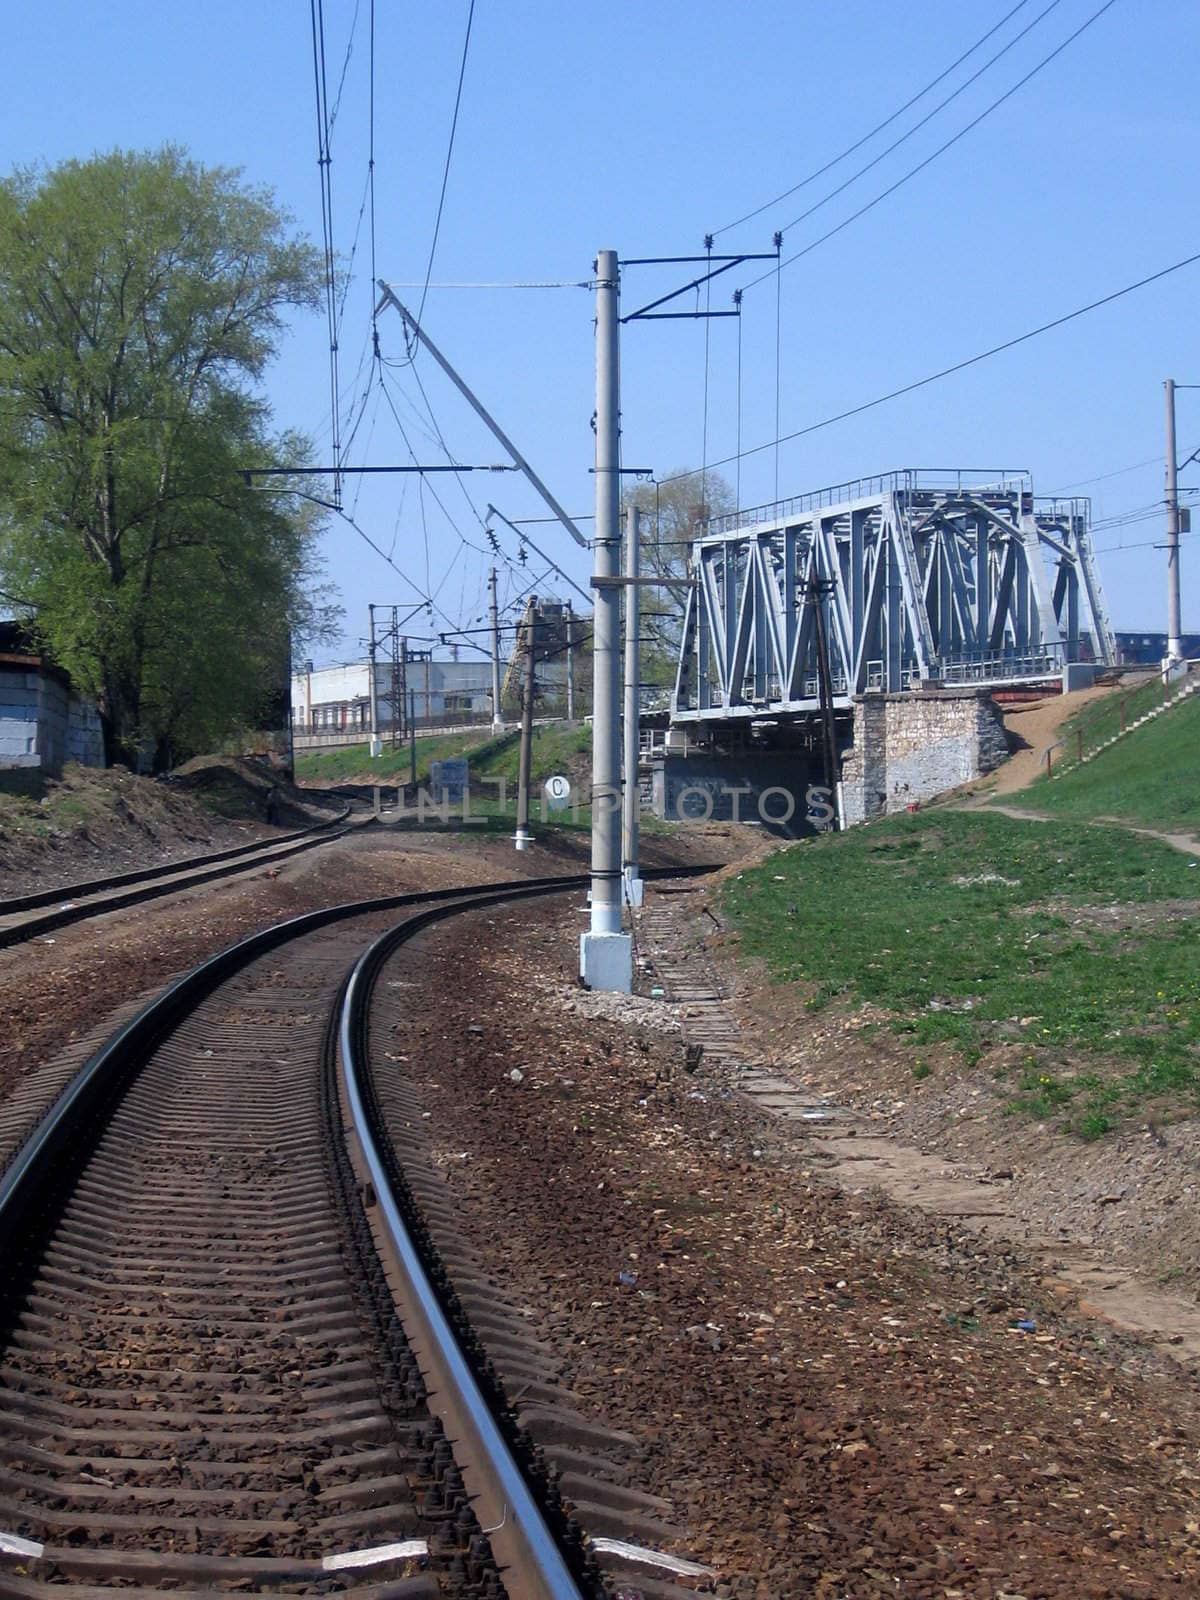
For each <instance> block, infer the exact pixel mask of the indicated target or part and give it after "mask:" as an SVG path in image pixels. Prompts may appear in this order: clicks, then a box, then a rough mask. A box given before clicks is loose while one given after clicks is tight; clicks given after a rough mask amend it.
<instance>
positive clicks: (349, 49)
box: [329, 0, 359, 133]
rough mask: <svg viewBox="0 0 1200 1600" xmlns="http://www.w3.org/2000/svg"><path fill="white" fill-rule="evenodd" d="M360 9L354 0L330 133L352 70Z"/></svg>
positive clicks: (331, 114)
mask: <svg viewBox="0 0 1200 1600" xmlns="http://www.w3.org/2000/svg"><path fill="white" fill-rule="evenodd" d="M358 7H359V0H354V15H353V16H352V17H351V19H350V37H349V39H348V40H347V41H346V54H345V57H344V58H343V60H342V72H341V76H340V77H339V78H338V86H337V94H336V96H335V97H334V102H333V110H332V111H331V112H330V114H329V131H330V133H332V132H333V129H334V125H335V123H336V122H337V119H338V112H339V111H340V110H341V108H342V90H343V89H344V88H345V87H346V74H347V72H349V70H350V57H351V56H352V55H353V54H354V35H355V34H356V33H357V32H358Z"/></svg>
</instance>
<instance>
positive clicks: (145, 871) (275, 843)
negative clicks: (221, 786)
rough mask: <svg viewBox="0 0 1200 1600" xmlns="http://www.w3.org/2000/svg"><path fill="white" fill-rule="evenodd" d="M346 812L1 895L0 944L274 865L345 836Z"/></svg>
mask: <svg viewBox="0 0 1200 1600" xmlns="http://www.w3.org/2000/svg"><path fill="white" fill-rule="evenodd" d="M349 817H350V807H349V806H347V807H346V808H345V810H344V811H343V812H342V814H341V816H339V817H336V818H334V819H332V820H331V821H329V822H322V823H318V824H317V825H316V826H315V827H312V828H301V829H298V830H297V831H296V832H294V833H285V834H280V835H279V836H278V837H277V838H274V839H268V840H265V841H264V840H256V841H255V842H254V843H253V844H242V845H235V846H234V847H233V848H231V849H228V850H216V851H213V852H211V853H210V854H208V855H200V856H191V857H189V858H187V859H184V860H180V861H168V862H163V863H161V864H159V865H158V866H154V867H144V868H142V869H141V870H139V871H136V872H120V873H114V874H111V875H109V876H108V877H103V878H90V879H88V880H87V881H86V882H80V883H73V884H64V885H63V886H62V887H60V888H57V889H38V890H35V891H34V892H32V893H30V894H20V895H12V896H10V897H9V898H7V899H3V900H0V949H4V948H5V947H6V946H8V945H14V944H23V943H24V942H25V941H26V940H28V939H36V938H39V937H41V936H42V935H44V934H47V933H51V932H53V931H54V929H56V928H62V927H65V926H67V924H69V923H72V922H81V921H83V920H84V919H85V918H87V917H99V916H103V915H104V914H105V913H106V912H109V911H121V910H124V909H125V908H126V907H128V906H133V905H138V904H140V903H141V902H142V901H145V900H154V899H157V898H158V897H159V896H161V895H168V894H176V893H178V892H179V891H180V890H183V889H195V888H199V887H200V885H202V884H205V883H214V882H216V881H217V880H218V879H220V878H231V877H234V876H235V875H236V874H238V873H240V872H254V871H257V870H258V869H259V868H260V867H272V866H276V865H278V864H279V863H280V862H283V861H288V860H290V859H291V858H292V857H293V856H296V855H301V854H303V853H304V852H305V851H308V850H314V849H316V848H317V847H318V846H319V845H324V844H332V843H333V842H334V841H335V840H337V839H342V838H345V836H346V834H347V833H349V832H350V830H351V827H353V826H355V825H356V824H353V823H350V822H349V820H348V819H349ZM357 825H358V826H362V824H357Z"/></svg>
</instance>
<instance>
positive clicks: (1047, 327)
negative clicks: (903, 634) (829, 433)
mask: <svg viewBox="0 0 1200 1600" xmlns="http://www.w3.org/2000/svg"><path fill="white" fill-rule="evenodd" d="M1197 261H1200V251H1198V252H1197V253H1196V254H1194V255H1190V256H1185V257H1184V258H1183V260H1182V261H1175V262H1172V263H1171V265H1170V266H1169V267H1162V268H1160V270H1159V271H1158V272H1152V273H1150V274H1148V276H1146V277H1144V278H1139V279H1138V280H1137V281H1136V282H1135V283H1127V284H1126V285H1125V287H1124V288H1122V289H1114V290H1113V292H1112V293H1111V294H1106V295H1102V296H1101V297H1100V298H1099V299H1098V300H1091V301H1089V302H1088V304H1087V305H1084V306H1078V307H1076V309H1075V310H1074V311H1068V312H1065V313H1064V315H1062V316H1061V317H1054V318H1052V319H1051V321H1049V322H1043V323H1042V324H1041V325H1040V326H1039V327H1036V328H1030V329H1029V331H1028V332H1027V333H1019V334H1017V336H1016V337H1015V338H1013V339H1005V340H1004V341H1003V343H1001V344H995V345H992V346H991V348H990V349H988V350H981V351H980V352H979V353H978V355H973V356H968V357H967V358H966V359H965V360H963V361H956V362H954V363H953V365H952V366H949V367H942V368H941V370H940V371H938V372H931V373H929V374H928V376H927V377H924V378H917V379H915V380H914V381H913V382H912V383H905V384H902V385H901V386H900V387H899V388H898V389H891V390H889V391H888V393H887V394H881V395H877V396H876V397H875V399H874V400H864V401H863V403H862V404H861V405H857V406H850V407H849V408H848V409H847V410H845V411H839V412H837V413H836V414H835V415H833V416H831V417H823V418H822V419H821V421H820V422H810V423H809V424H808V425H807V427H804V428H796V429H794V430H793V431H792V432H791V433H784V434H779V435H777V436H776V437H775V438H774V439H768V440H767V441H766V442H765V443H764V444H757V445H753V446H752V447H751V448H750V449H749V450H745V451H743V452H742V454H743V456H744V457H745V456H753V455H760V454H761V453H762V452H763V451H764V450H773V449H774V448H775V447H776V446H777V445H780V444H787V443H789V442H790V441H791V440H793V439H802V438H805V437H806V436H807V435H808V434H810V433H817V432H819V431H820V430H821V429H822V428H829V427H832V426H833V424H834V423H835V422H845V421H846V420H847V419H848V418H849V417H857V416H860V415H861V414H862V413H863V412H864V411H872V410H874V408H875V407H876V406H882V405H886V404H887V402H888V401H889V400H898V399H899V398H900V397H901V396H902V395H906V394H912V393H913V392H914V391H915V390H917V389H924V388H926V387H928V385H929V384H931V383H938V382H940V381H941V379H943V378H949V377H951V376H953V374H954V373H956V372H963V371H965V370H966V369H967V368H968V367H974V366H978V365H979V363H980V362H981V361H988V360H990V359H991V357H992V356H998V355H1001V354H1003V352H1004V351H1006V350H1013V349H1015V348H1016V347H1017V346H1018V345H1022V344H1026V343H1028V341H1029V340H1030V339H1036V338H1039V337H1040V336H1041V335H1042V334H1043V333H1050V332H1051V331H1052V330H1053V329H1055V328H1061V327H1063V326H1064V324H1066V323H1068V322H1074V321H1075V320H1076V319H1077V318H1079V317H1084V316H1087V315H1088V313H1089V312H1092V311H1098V310H1099V309H1100V308H1101V307H1102V306H1107V305H1111V304H1112V303H1113V301H1115V300H1121V299H1124V297H1125V296H1126V295H1129V294H1134V293H1135V292H1136V291H1137V290H1138V289H1145V288H1146V287H1147V286H1148V285H1149V284H1152V283H1158V282H1159V281H1160V280H1161V279H1162V278H1167V277H1170V276H1171V274H1172V273H1175V272H1181V271H1182V270H1183V269H1184V267H1190V266H1194V265H1195V263H1196V262H1197ZM734 459H735V458H734V457H733V456H725V457H723V458H722V459H721V460H720V461H710V462H709V466H710V467H724V466H728V465H729V463H730V462H731V461H733V460H734ZM698 470H699V469H698V468H693V469H692V470H691V471H689V472H680V473H676V474H675V475H674V476H673V477H670V478H664V479H662V480H661V481H662V482H663V483H664V484H667V483H679V482H681V481H682V480H683V479H685V478H693V477H695V476H696V473H697V471H698Z"/></svg>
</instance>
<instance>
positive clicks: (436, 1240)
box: [0, 878, 699, 1600]
mask: <svg viewBox="0 0 1200 1600" xmlns="http://www.w3.org/2000/svg"><path fill="white" fill-rule="evenodd" d="M580 882H581V880H579V879H576V878H568V879H562V878H560V879H554V880H537V881H533V882H528V881H527V882H522V883H519V884H507V885H485V886H480V887H479V888H478V889H475V890H470V891H465V890H457V891H439V892H435V893H434V894H431V895H410V896H395V897H392V898H391V899H390V900H388V901H375V902H364V903H361V904H360V905H356V906H350V907H341V908H336V909H334V910H331V911H327V912H320V913H311V914H309V915H308V916H306V917H301V918H298V919H296V920H295V921H294V922H293V923H291V924H285V925H283V926H282V927H280V928H276V929H272V930H268V931H267V932H265V933H264V934H260V935H256V936H254V937H252V938H251V939H249V940H245V941H243V942H242V944H241V945H239V946H236V947H234V948H233V949H232V950H230V951H226V952H224V953H223V954H222V955H221V956H219V957H216V958H214V959H213V960H212V961H210V962H207V963H205V964H204V966H203V967H201V968H199V969H196V971H194V972H193V973H191V974H189V975H187V977H185V978H184V979H183V980H181V981H180V982H179V983H177V984H176V985H174V986H173V987H172V989H171V990H169V991H167V993H166V995H165V996H164V997H162V998H160V1000H159V1001H158V1002H156V1003H155V1004H154V1005H153V1006H152V1007H150V1008H147V1010H146V1011H144V1012H143V1013H141V1014H140V1015H139V1016H138V1017H137V1018H135V1019H134V1020H133V1021H132V1022H131V1023H129V1024H127V1025H126V1026H125V1028H123V1029H122V1030H121V1031H120V1033H119V1034H118V1035H116V1036H115V1037H114V1039H113V1040H111V1041H110V1042H109V1044H108V1045H107V1046H105V1048H104V1049H102V1050H101V1051H100V1052H99V1053H98V1054H97V1055H96V1056H95V1057H93V1058H92V1060H91V1061H90V1062H89V1063H88V1064H87V1065H86V1066H85V1068H84V1069H83V1070H82V1072H81V1073H80V1074H79V1075H78V1076H77V1077H76V1078H75V1079H74V1080H72V1082H71V1084H70V1085H69V1086H68V1088H67V1089H66V1091H64V1094H63V1095H62V1097H61V1098H60V1100H59V1101H58V1102H57V1104H56V1106H55V1107H54V1108H53V1109H52V1110H51V1112H50V1113H49V1114H48V1115H47V1116H46V1117H45V1118H44V1119H43V1121H42V1122H41V1123H40V1125H39V1126H38V1127H37V1128H36V1129H35V1130H34V1132H33V1133H32V1135H31V1137H30V1138H29V1139H28V1140H27V1141H26V1143H25V1144H24V1146H23V1147H22V1149H21V1150H20V1151H19V1152H18V1154H17V1155H16V1157H15V1158H14V1159H13V1160H11V1161H10V1163H9V1165H8V1167H7V1168H6V1170H5V1171H4V1174H3V1176H2V1177H0V1280H2V1282H3V1290H2V1291H0V1438H2V1439H3V1444H2V1445H0V1596H4V1595H12V1596H20V1597H21V1600H43V1597H46V1600H48V1597H49V1595H50V1593H51V1591H53V1593H54V1594H55V1595H56V1596H58V1597H59V1600H71V1597H72V1596H74V1600H97V1596H98V1594H99V1593H100V1592H108V1591H109V1590H112V1589H121V1590H122V1591H123V1592H125V1593H128V1592H129V1591H130V1590H133V1591H134V1592H138V1591H140V1592H144V1593H146V1594H147V1595H148V1594H149V1593H152V1592H153V1593H157V1592H160V1591H162V1590H163V1589H170V1590H172V1591H174V1592H175V1593H179V1592H183V1593H186V1594H190V1595H199V1594H215V1593H217V1592H224V1591H228V1590H231V1589H236V1590H241V1591H249V1592H286V1593H307V1592H319V1593H328V1592H331V1591H340V1590H347V1589H353V1590H355V1592H356V1593H359V1594H361V1595H363V1596H364V1597H371V1600H376V1597H378V1600H410V1597H411V1600H416V1597H418V1596H432V1595H448V1596H455V1597H458V1596H462V1597H466V1596H478V1597H493V1600H495V1597H499V1596H502V1595H508V1596H509V1597H510V1600H539V1597H541V1596H559V1597H563V1600H567V1597H578V1596H588V1597H591V1596H598V1595H602V1594H620V1593H625V1594H640V1595H645V1596H646V1597H647V1600H649V1597H650V1596H655V1597H660V1596H661V1597H666V1596H671V1595H681V1594H682V1593H683V1592H684V1591H682V1590H681V1589H679V1588H678V1587H677V1586H676V1585H675V1584H674V1583H673V1581H670V1578H669V1576H667V1575H669V1574H672V1573H682V1572H684V1571H685V1570H686V1568H687V1563H683V1564H680V1563H674V1565H672V1563H671V1562H670V1560H664V1562H663V1563H662V1566H661V1568H660V1569H659V1571H658V1572H657V1574H656V1575H653V1576H647V1568H646V1565H645V1559H644V1558H647V1557H651V1556H652V1551H651V1550H649V1549H644V1548H642V1549H640V1553H639V1544H638V1541H639V1540H641V1541H645V1542H648V1541H647V1528H648V1527H649V1528H650V1529H651V1532H652V1531H653V1525H652V1523H649V1522H648V1520H647V1516H646V1512H647V1509H648V1508H650V1509H653V1508H652V1507H651V1505H650V1501H649V1499H648V1497H642V1496H639V1495H638V1494H637V1493H636V1492H634V1491H632V1490H629V1489H623V1488H622V1487H621V1486H620V1483H619V1481H616V1482H613V1481H607V1480H606V1473H605V1464H604V1462H603V1460H602V1459H601V1456H600V1455H599V1454H597V1451H598V1450H599V1449H600V1445H602V1443H603V1440H600V1442H599V1444H598V1442H597V1439H596V1438H595V1437H593V1436H592V1434H594V1433H596V1432H598V1431H599V1430H592V1433H589V1429H588V1427H587V1425H585V1424H584V1423H583V1422H582V1419H579V1422H578V1425H577V1428H576V1429H575V1430H574V1431H573V1428H572V1423H571V1418H570V1413H569V1409H565V1408H564V1407H563V1406H561V1405H560V1406H557V1407H554V1406H551V1407H548V1408H544V1410H545V1413H546V1415H548V1416H550V1417H551V1425H550V1426H549V1428H548V1437H549V1438H552V1439H553V1441H554V1442H555V1444H556V1445H557V1447H558V1448H557V1451H556V1450H555V1449H554V1448H550V1449H549V1450H547V1449H541V1448H538V1446H537V1445H536V1444H535V1442H534V1439H533V1438H532V1437H531V1436H530V1435H529V1432H528V1431H527V1427H526V1424H527V1421H528V1417H527V1416H522V1415H521V1414H520V1413H519V1410H518V1409H515V1408H514V1407H513V1406H511V1405H509V1404H507V1402H506V1398H505V1396H506V1378H507V1379H515V1380H516V1381H517V1382H519V1384H520V1385H521V1386H522V1388H523V1390H525V1391H529V1392H531V1393H532V1394H533V1395H534V1396H535V1397H539V1398H541V1399H543V1400H544V1399H545V1398H546V1395H547V1394H550V1396H551V1398H554V1395H553V1392H552V1389H551V1387H550V1385H548V1383H547V1378H548V1374H547V1372H546V1371H545V1370H544V1363H540V1362H539V1358H538V1356H537V1353H536V1351H535V1350H534V1349H533V1347H532V1346H531V1345H530V1344H529V1342H528V1341H526V1342H525V1344H524V1345H522V1343H521V1341H520V1339H519V1338H513V1337H510V1334H511V1329H510V1328H509V1326H508V1325H507V1324H506V1321H505V1316H504V1311H503V1307H502V1306H498V1305H497V1303H496V1295H495V1293H494V1291H493V1290H491V1289H489V1287H488V1285H487V1283H486V1282H485V1281H484V1276H483V1275H482V1274H481V1272H480V1269H479V1266H478V1265H477V1264H472V1263H471V1262H469V1261H464V1260H463V1258H462V1256H461V1254H459V1255H456V1252H455V1248H454V1244H453V1239H452V1226H451V1224H450V1222H449V1221H448V1219H447V1216H446V1214H445V1209H444V1206H443V1205H442V1204H440V1203H439V1197H438V1195H437V1194H436V1193H435V1192H432V1191H431V1190H430V1188H429V1185H428V1182H427V1177H428V1174H427V1173H426V1174H425V1175H422V1173H421V1171H420V1164H419V1159H418V1164H417V1165H418V1170H417V1171H416V1172H415V1174H414V1173H413V1172H412V1171H411V1170H410V1169H409V1168H408V1166H407V1165H406V1163H407V1161H408V1158H409V1155H410V1154H411V1152H409V1151H406V1149H405V1144H404V1140H403V1138H398V1139H396V1140H393V1138H392V1131H394V1128H395V1122H394V1119H393V1121H392V1123H391V1124H390V1125H389V1117H388V1106H389V1104H391V1103H393V1102H394V1099H395V1095H396V1094H397V1093H401V1094H402V1090H398V1089H397V1087H396V1085H395V1084H391V1085H390V1086H388V1085H385V1086H383V1087H382V1089H381V1086H380V1085H378V1084H377V1083H376V1080H375V1076H374V1074H373V1072H372V1067H371V1062H370V1060H369V1054H370V1051H369V1046H368V1039H369V1035H370V1021H369V1019H370V1012H371V1000H372V988H373V985H374V982H375V978H376V975H377V973H378V971H379V968H380V966H381V964H382V963H383V962H384V961H385V960H386V958H387V956H388V953H389V951H390V950H391V949H392V948H393V947H394V946H396V945H397V944H399V943H401V942H403V941H404V940H405V939H407V938H408V937H410V936H411V934H412V933H413V932H414V931H417V930H419V929H420V928H421V927H422V926H424V925H425V924H426V923H428V922H429V921H431V920H434V919H436V918H441V917H445V916H447V915H454V914H456V913H458V912H461V911H467V910H471V909H476V908H478V907H480V906H484V905H493V904H495V903H497V902H498V901H501V900H503V899H505V898H515V897H524V896H526V895H529V894H537V893H550V892H554V891H556V890H558V891H561V890H563V889H572V888H577V887H579V885H580ZM398 918H399V919H401V920H400V923H399V926H397V919H398ZM364 949H365V950H366V952H367V953H366V954H365V955H364ZM393 1109H394V1106H393ZM390 1130H391V1131H390ZM439 1252H440V1254H439ZM473 1318H474V1319H475V1320H476V1321H477V1322H478V1324H479V1325H478V1327H475V1326H473V1325H472V1319H473ZM510 1320H513V1319H510ZM431 1387H432V1389H433V1396H432V1398H431V1394H430V1388H431ZM564 1418H565V1421H564ZM613 1437H614V1438H616V1436H615V1435H614V1436H613ZM545 1442H546V1441H545V1440H543V1441H541V1443H542V1444H545ZM585 1445H586V1446H587V1448H583V1446H585ZM564 1468H565V1469H567V1477H566V1478H564V1479H563V1482H564V1485H567V1486H568V1487H570V1486H572V1485H573V1486H574V1487H573V1488H572V1489H571V1494H572V1498H573V1499H574V1500H576V1501H579V1502H581V1503H583V1504H585V1505H594V1507H595V1516H594V1517H593V1518H591V1519H590V1520H589V1517H588V1516H587V1515H586V1514H585V1515H584V1518H583V1521H584V1523H585V1525H586V1527H581V1526H580V1525H579V1523H578V1522H577V1521H576V1520H574V1519H573V1518H571V1517H569V1516H568V1515H567V1514H566V1510H565V1509H564V1503H563V1500H562V1498H561V1496H560V1494H559V1491H558V1488H557V1487H556V1481H555V1480H556V1478H557V1475H558V1473H559V1472H562V1471H563V1469H564ZM477 1513H478V1515H477ZM629 1530H632V1531H633V1534H634V1535H635V1536H636V1537H633V1538H631V1539H629V1540H621V1539H616V1540H614V1539H613V1538H612V1537H611V1535H612V1534H613V1533H618V1534H619V1533H627V1532H629ZM585 1532H586V1533H588V1534H592V1535H596V1534H601V1535H605V1534H607V1535H610V1537H607V1538H604V1537H600V1538H595V1539H594V1540H593V1541H592V1542H589V1541H588V1540H587V1539H586V1538H585ZM664 1536H665V1535H664ZM630 1551H632V1552H633V1553H632V1554H630ZM598 1559H599V1561H602V1562H603V1566H604V1569H605V1572H604V1575H603V1576H602V1574H601V1567H600V1565H599V1564H598ZM653 1570H654V1569H653V1567H651V1571H652V1572H653ZM695 1570H699V1569H695Z"/></svg>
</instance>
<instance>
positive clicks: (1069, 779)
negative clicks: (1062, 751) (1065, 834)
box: [1021, 684, 1200, 831]
mask: <svg viewBox="0 0 1200 1600" xmlns="http://www.w3.org/2000/svg"><path fill="white" fill-rule="evenodd" d="M1155 687H1156V688H1157V687H1158V686H1157V684H1156V685H1155ZM1159 693H1161V690H1159ZM1021 801H1022V803H1025V802H1028V803H1029V804H1030V805H1032V806H1036V807H1037V808H1038V809H1039V810H1040V811H1048V812H1052V813H1053V814H1054V815H1055V816H1059V817H1079V818H1086V817H1122V818H1124V819H1125V820H1127V821H1130V822H1141V823H1145V824H1146V825H1147V826H1150V827H1159V828H1167V829H1177V830H1179V831H1187V830H1189V829H1197V828H1200V696H1192V698H1191V699H1189V700H1186V701H1185V702H1184V703H1183V704H1182V705H1179V706H1176V707H1175V708H1174V709H1173V710H1171V711H1168V712H1166V713H1165V715H1163V716H1161V717H1156V718H1155V720H1154V721H1153V722H1148V723H1147V724H1146V726H1145V727H1143V728H1136V729H1135V730H1134V731H1133V732H1132V733H1129V734H1127V735H1126V736H1125V738H1124V739H1121V740H1119V741H1118V742H1117V743H1116V744H1115V745H1113V746H1112V747H1111V748H1110V749H1108V750H1105V751H1103V752H1102V753H1101V754H1100V755H1098V756H1096V757H1094V758H1093V760H1091V761H1089V762H1088V763H1087V764H1086V765H1085V766H1082V767H1074V768H1072V770H1071V771H1070V772H1067V773H1064V774H1063V776H1062V777H1060V778H1055V779H1054V780H1053V781H1052V782H1047V781H1046V780H1045V779H1044V778H1042V779H1040V780H1039V781H1038V782H1036V783H1034V784H1032V785H1031V786H1030V787H1029V788H1028V789H1026V790H1025V791H1024V792H1023V793H1022V795H1021Z"/></svg>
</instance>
